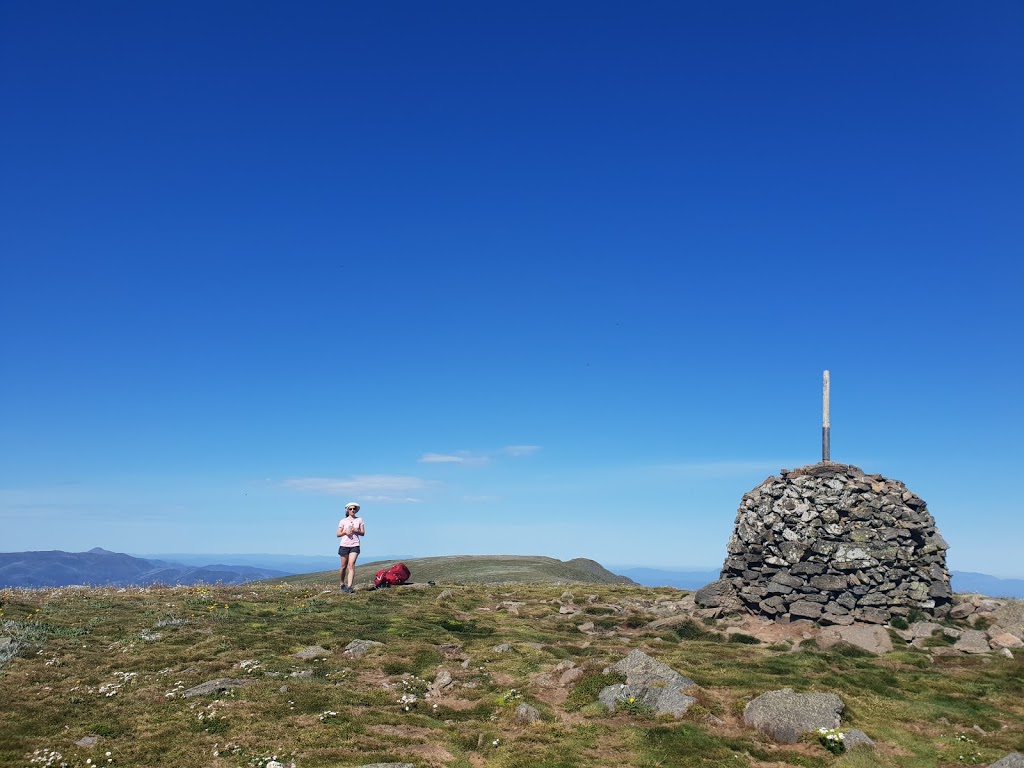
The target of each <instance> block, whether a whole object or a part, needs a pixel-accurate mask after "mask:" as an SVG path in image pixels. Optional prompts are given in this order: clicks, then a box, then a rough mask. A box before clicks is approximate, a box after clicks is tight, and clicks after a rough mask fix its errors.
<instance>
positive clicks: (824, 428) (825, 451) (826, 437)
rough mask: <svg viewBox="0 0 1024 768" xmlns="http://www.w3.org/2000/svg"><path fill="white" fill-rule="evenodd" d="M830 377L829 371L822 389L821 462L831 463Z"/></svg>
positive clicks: (826, 373)
mask: <svg viewBox="0 0 1024 768" xmlns="http://www.w3.org/2000/svg"><path fill="white" fill-rule="evenodd" d="M828 401H829V377H828V371H825V376H824V380H823V382H822V388H821V460H822V461H829V460H830V459H829V453H830V448H831V446H830V445H829V443H830V441H831V435H830V434H829V432H830V431H831V425H830V424H829V414H828V408H829V402H828Z"/></svg>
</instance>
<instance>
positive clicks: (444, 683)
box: [425, 669, 452, 699]
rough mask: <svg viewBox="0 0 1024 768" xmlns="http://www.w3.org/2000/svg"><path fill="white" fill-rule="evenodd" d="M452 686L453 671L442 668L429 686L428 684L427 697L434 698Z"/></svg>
mask: <svg viewBox="0 0 1024 768" xmlns="http://www.w3.org/2000/svg"><path fill="white" fill-rule="evenodd" d="M451 687H452V673H451V672H449V671H448V670H447V669H442V670H441V671H440V672H438V673H437V676H436V677H435V678H434V682H432V683H431V684H430V685H429V686H427V692H426V694H425V697H426V698H428V699H429V698H432V697H434V696H440V695H441V694H442V693H443V692H444V691H445V690H446V689H448V688H451Z"/></svg>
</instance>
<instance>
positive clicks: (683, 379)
mask: <svg viewBox="0 0 1024 768" xmlns="http://www.w3.org/2000/svg"><path fill="white" fill-rule="evenodd" d="M1022 40H1024V5H1022V4H1021V3H1019V2H1016V1H1015V0H1014V1H1013V2H998V1H994V2H985V3H980V4H973V5H965V4H963V3H960V2H931V1H930V2H901V3H895V4H894V3H888V2H885V3H883V2H858V3H852V2H837V3H820V2H783V3H764V2H723V3H707V2H701V3H696V2H694V3H686V2H646V3H626V2H617V3H602V2H590V1H588V2H573V3H570V2H556V3H551V2H522V1H521V0H517V1H516V2H508V3H490V2H484V3H481V2H476V1H474V2H430V3H424V2H411V1H399V2H389V3H365V2H364V3H356V2H303V3H284V2H278V3H271V2H252V1H251V0H246V1H245V2H173V3H172V2H162V3H157V2H145V3H138V2H102V3H78V2H61V3H53V2H40V1H38V0H16V1H12V0H0V110H2V119H0V148H2V149H0V157H2V165H0V196H2V197H0V238H2V239H0V248H2V273H0V329H2V338H0V352H2V370H0V407H2V413H0V550H2V551H19V550H29V549H65V550H73V551H79V550H84V549H88V548H91V547H94V546H102V547H105V548H107V549H113V550H118V551H126V552H174V551H178V552H181V551H189V552H197V553H202V552H276V553H291V554H328V553H332V552H333V551H334V549H335V547H336V540H335V537H334V528H335V525H336V523H337V519H338V518H339V517H340V516H341V514H342V508H343V505H344V503H345V502H347V501H349V500H357V501H360V502H361V503H362V504H363V513H364V517H365V519H366V527H367V531H368V534H369V535H368V536H367V538H366V539H365V540H364V553H366V554H373V553H386V554H406V555H409V556H415V555H436V554H458V553H475V554H483V553H514V554H544V555H551V556H555V557H559V558H570V557H590V558H594V559H596V560H599V561H601V562H603V563H607V564H638V565H651V566H667V567H672V568H703V567H717V566H720V565H721V562H722V559H723V557H724V554H725V544H726V541H727V539H728V537H729V534H730V532H731V530H732V525H733V520H734V517H735V513H736V508H737V505H738V504H739V501H740V498H741V496H742V495H743V494H744V493H745V492H746V491H748V490H750V489H751V488H753V487H754V486H755V485H757V484H758V483H759V482H760V481H761V480H763V479H764V478H765V477H767V476H768V475H770V474H775V473H777V472H778V470H779V469H780V468H782V467H792V466H797V465H801V464H809V463H814V462H815V461H817V460H818V459H819V458H820V428H821V373H822V371H823V370H825V369H829V370H830V371H831V373H832V433H833V434H832V458H833V459H834V460H837V461H843V462H848V463H852V464H856V465H858V466H860V467H862V468H863V469H864V470H866V471H868V472H872V473H874V472H878V473H881V474H883V475H886V476H887V477H893V478H897V479H900V480H902V481H904V482H906V483H907V485H908V486H909V487H910V488H911V489H912V490H913V491H915V492H916V493H918V494H919V495H920V496H922V497H923V498H924V499H925V500H926V501H927V502H928V506H929V509H930V510H931V512H932V513H933V515H934V516H935V518H936V520H937V522H938V525H939V528H940V530H941V531H942V533H943V534H944V535H945V537H946V538H947V540H948V541H949V543H950V546H951V549H950V552H949V564H950V566H951V567H952V568H955V569H958V570H978V571H983V572H986V573H992V574H995V575H1001V576H1016V577H1022V576H1024V566H1022V565H1021V562H1022V561H1021V560H1020V557H1019V552H1020V542H1021V539H1022V536H1021V534H1022V531H1024V494H1022V492H1021V478H1022V474H1024V473H1022V471H1021V465H1022V459H1024V451H1022V449H1021V439H1022V434H1024V407H1022V404H1021V393H1022V392H1024V354H1022V346H1024V345H1022V335H1024V312H1022V308H1021V307H1022V304H1024V302H1022V299H1021V294H1022V291H1024V266H1022V256H1024V46H1022V45H1021V41H1022Z"/></svg>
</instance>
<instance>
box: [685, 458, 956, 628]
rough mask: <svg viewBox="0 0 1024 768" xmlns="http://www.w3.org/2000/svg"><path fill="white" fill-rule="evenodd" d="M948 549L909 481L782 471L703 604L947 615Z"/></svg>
mask: <svg viewBox="0 0 1024 768" xmlns="http://www.w3.org/2000/svg"><path fill="white" fill-rule="evenodd" d="M946 549H947V545H946V542H945V541H944V540H943V539H942V536H941V535H940V534H939V532H938V530H937V529H936V527H935V521H934V519H933V518H932V516H931V514H929V512H928V508H927V506H926V504H925V503H924V501H923V500H922V499H920V498H919V497H918V496H916V495H915V494H913V493H911V492H910V491H908V490H907V488H906V486H905V485H904V484H903V483H901V482H899V481H898V480H889V479H887V478H884V477H882V476H881V475H865V474H864V472H863V471H861V470H860V469H858V468H857V467H854V466H850V465H847V464H835V463H832V462H822V463H821V464H814V465H811V466H807V467H801V468H799V469H794V470H783V471H782V472H781V476H780V477H769V478H768V479H767V480H765V481H764V482H763V483H761V484H760V485H759V486H758V487H757V488H755V489H754V490H752V491H750V492H749V493H748V494H746V495H745V496H744V497H743V500H742V502H741V503H740V507H739V510H738V512H737V514H736V525H735V529H734V531H733V535H732V538H731V539H730V540H729V546H728V557H727V558H726V560H725V565H724V566H723V568H722V575H721V579H720V580H719V581H717V582H715V583H714V584H712V585H709V586H708V587H705V588H704V589H703V590H700V591H698V593H697V594H696V595H695V599H696V601H697V603H698V604H699V605H704V606H705V607H715V606H728V607H733V608H738V607H740V608H742V607H745V608H746V609H747V610H749V611H750V612H752V613H755V614H759V615H763V616H768V617H772V618H786V619H811V620H813V621H816V622H819V623H821V624H852V623H854V622H855V621H864V622H870V623H875V624H884V623H886V622H888V621H889V620H890V619H891V618H892V617H893V616H908V615H910V613H911V612H912V611H917V612H919V613H921V614H924V615H927V616H932V617H941V616H945V615H946V614H948V613H949V611H950V608H951V607H952V598H953V593H952V590H951V589H950V583H949V571H948V570H947V569H946Z"/></svg>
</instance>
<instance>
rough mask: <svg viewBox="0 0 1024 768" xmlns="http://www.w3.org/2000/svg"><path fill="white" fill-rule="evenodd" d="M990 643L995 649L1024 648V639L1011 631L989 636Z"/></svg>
mask: <svg viewBox="0 0 1024 768" xmlns="http://www.w3.org/2000/svg"><path fill="white" fill-rule="evenodd" d="M988 642H989V645H991V646H992V648H994V649H995V650H997V651H998V650H999V649H1000V648H1024V640H1021V639H1020V638H1019V637H1017V636H1016V635H1012V634H1010V633H1009V632H1000V633H998V634H996V635H993V636H992V637H990V638H989V641H988Z"/></svg>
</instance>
